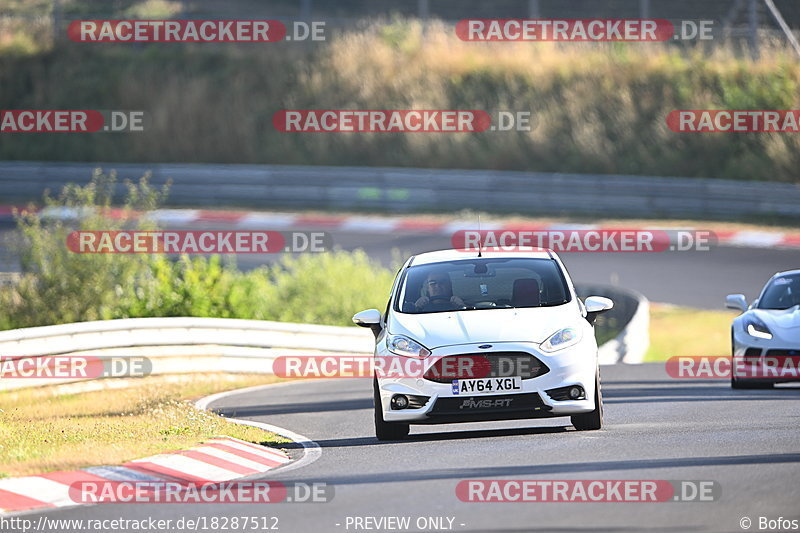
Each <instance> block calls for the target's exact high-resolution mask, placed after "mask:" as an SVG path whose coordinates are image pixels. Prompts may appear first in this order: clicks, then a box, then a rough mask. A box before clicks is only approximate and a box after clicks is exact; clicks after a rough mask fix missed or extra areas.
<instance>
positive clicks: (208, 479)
mask: <svg viewBox="0 0 800 533" xmlns="http://www.w3.org/2000/svg"><path fill="white" fill-rule="evenodd" d="M291 461H292V459H291V458H290V457H289V456H288V455H287V454H285V453H284V452H282V451H280V450H277V449H275V448H268V447H266V446H260V445H258V444H252V443H250V442H245V441H243V440H239V439H234V438H233V437H224V436H222V437H215V438H213V439H211V440H209V441H208V442H206V443H204V444H203V445H201V446H196V447H194V448H189V449H187V450H180V451H176V452H173V453H164V454H159V455H154V456H152V457H145V458H143V459H136V460H134V461H130V462H128V463H125V464H124V465H122V466H97V467H90V468H85V469H83V470H74V471H65V472H49V473H47V474H40V475H36V476H27V477H20V478H6V479H0V513H13V512H19V511H28V510H40V509H47V508H53V507H72V506H75V505H81V504H80V503H77V502H75V501H73V499H72V498H71V497H70V485H71V484H73V483H78V482H86V481H89V482H92V481H94V482H101V483H102V482H106V481H127V482H139V481H177V482H186V483H195V484H198V483H199V484H205V483H220V482H223V481H232V480H235V479H238V478H242V477H245V476H252V475H254V474H263V473H265V472H268V471H270V470H272V469H273V468H276V467H279V466H282V465H285V464H288V463H290V462H291Z"/></svg>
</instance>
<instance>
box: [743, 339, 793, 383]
mask: <svg viewBox="0 0 800 533" xmlns="http://www.w3.org/2000/svg"><path fill="white" fill-rule="evenodd" d="M731 372H733V373H734V377H735V378H736V379H737V380H742V381H757V382H764V383H792V382H798V381H800V346H796V345H791V343H788V342H786V340H785V339H783V340H782V339H779V338H775V339H770V340H767V339H758V338H754V337H751V336H750V335H748V334H747V333H745V332H744V331H741V330H740V328H736V329H735V330H734V336H733V361H732V365H731Z"/></svg>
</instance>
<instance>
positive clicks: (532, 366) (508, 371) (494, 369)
mask: <svg viewBox="0 0 800 533" xmlns="http://www.w3.org/2000/svg"><path fill="white" fill-rule="evenodd" d="M549 371H550V369H549V368H547V365H545V364H544V363H542V362H541V361H540V360H539V359H537V358H536V357H534V356H533V355H532V354H529V353H527V352H488V353H485V352H482V353H467V354H459V355H448V356H446V357H442V358H441V359H439V360H438V361H436V363H434V364H433V365H431V367H430V368H429V369H428V370H427V371H426V372H425V375H424V376H423V377H424V378H425V379H427V380H429V381H434V382H436V383H450V382H451V381H453V380H454V379H474V378H499V377H513V376H519V377H521V378H522V379H531V378H535V377H538V376H541V375H543V374H546V373H547V372H549Z"/></svg>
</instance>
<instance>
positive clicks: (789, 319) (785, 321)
mask: <svg viewBox="0 0 800 533" xmlns="http://www.w3.org/2000/svg"><path fill="white" fill-rule="evenodd" d="M750 313H753V314H754V315H756V316H758V318H760V319H761V321H762V322H764V323H765V324H766V325H767V327H769V328H775V329H782V330H790V329H796V330H798V331H797V332H798V334H800V306H798V305H796V306H794V307H790V308H789V309H751V310H750Z"/></svg>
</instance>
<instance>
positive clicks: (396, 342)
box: [386, 335, 431, 358]
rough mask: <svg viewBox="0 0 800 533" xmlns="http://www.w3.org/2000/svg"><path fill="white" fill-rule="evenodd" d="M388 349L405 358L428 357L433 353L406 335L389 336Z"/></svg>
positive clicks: (387, 338) (387, 340) (387, 339)
mask: <svg viewBox="0 0 800 533" xmlns="http://www.w3.org/2000/svg"><path fill="white" fill-rule="evenodd" d="M386 347H387V348H388V349H389V351H390V352H392V353H393V354H397V355H402V356H404V357H419V358H422V357H428V356H429V355H430V354H431V351H430V350H428V349H427V348H426V347H424V346H423V345H421V344H420V343H418V342H417V341H415V340H414V339H410V338H408V337H406V336H405V335H389V336H388V337H386Z"/></svg>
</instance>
